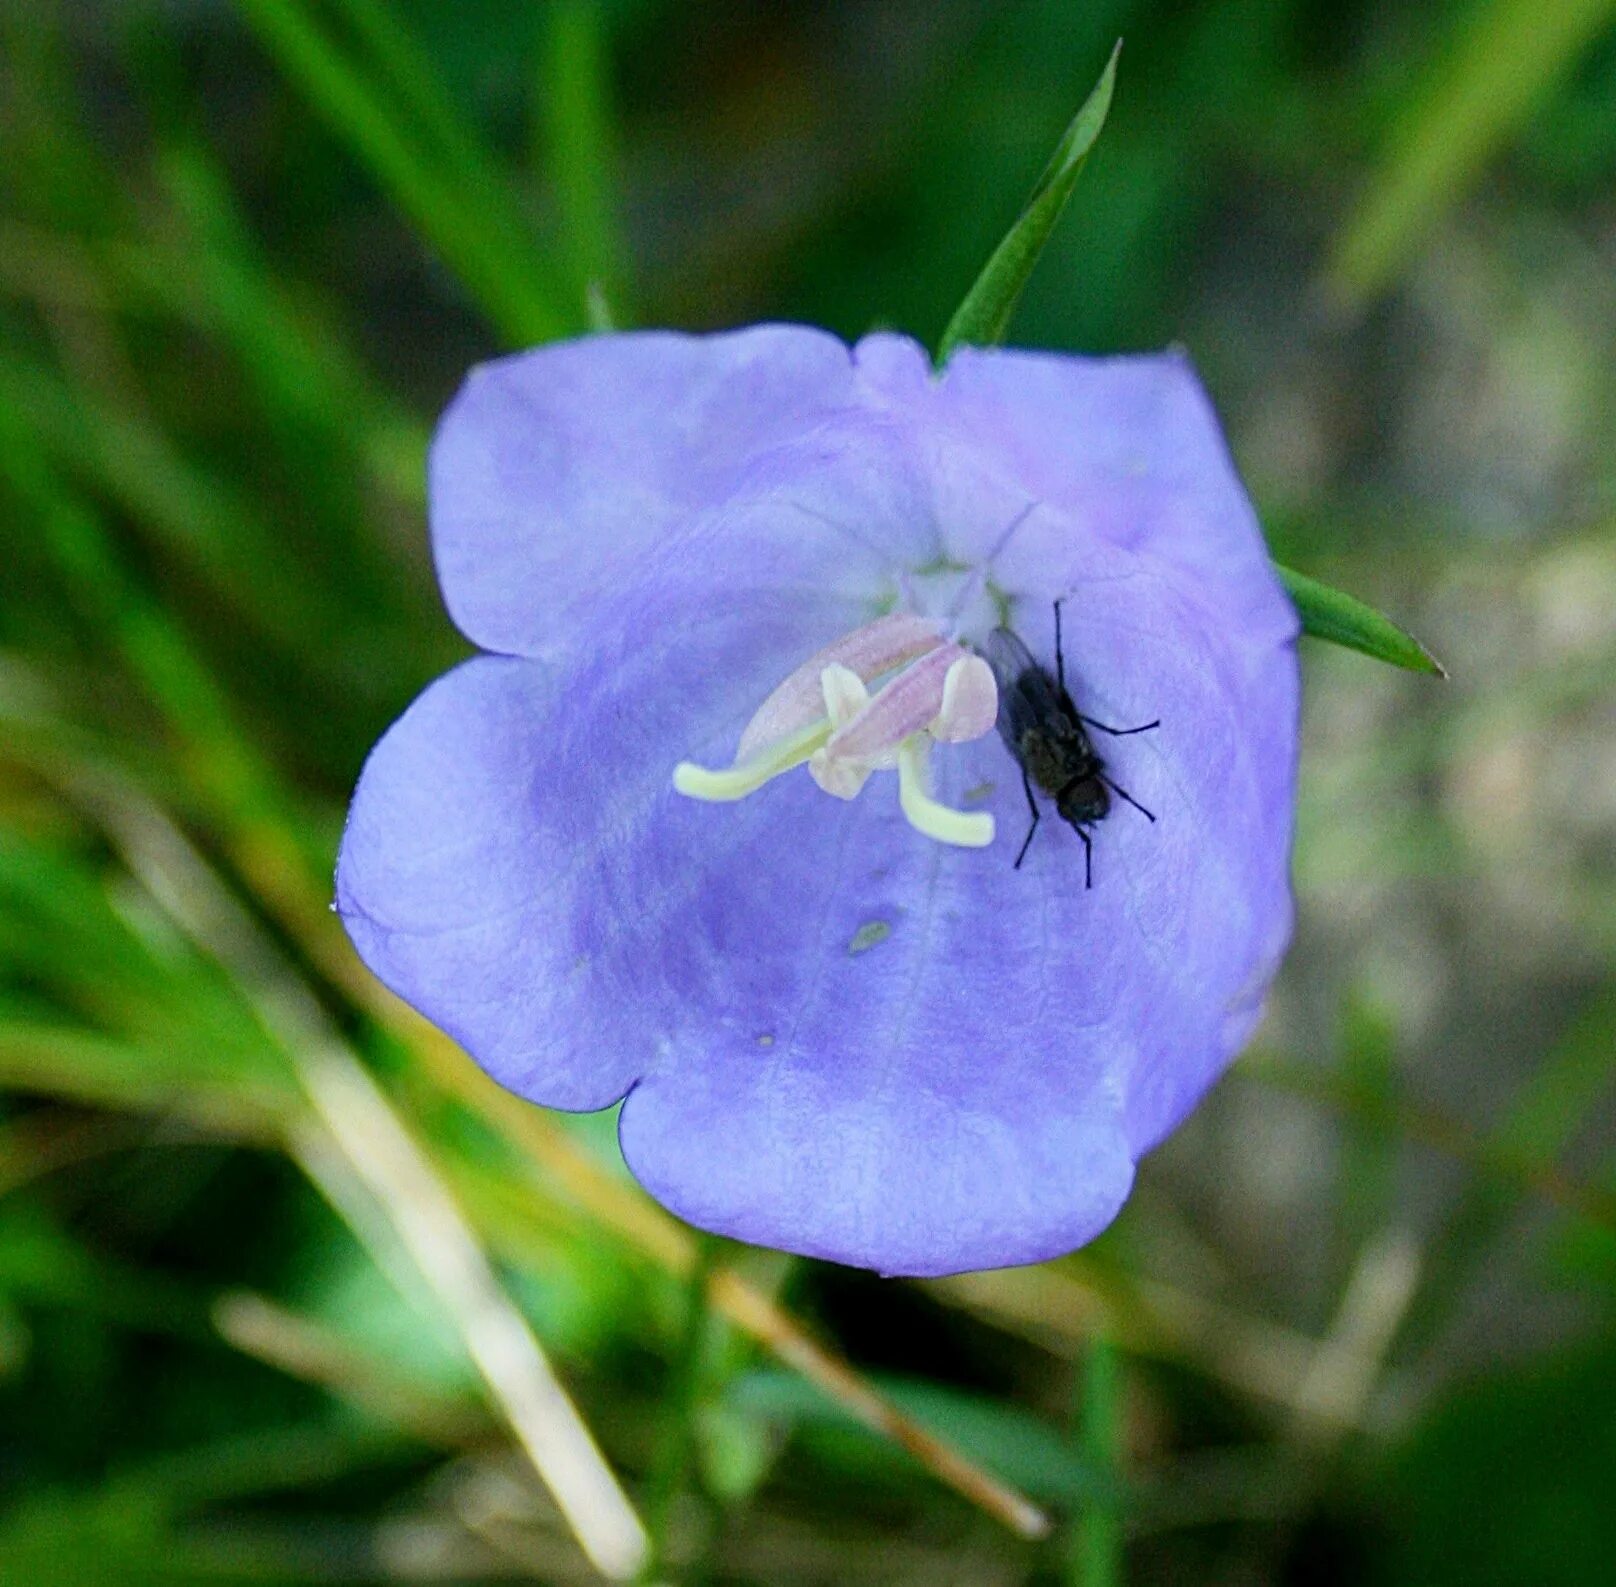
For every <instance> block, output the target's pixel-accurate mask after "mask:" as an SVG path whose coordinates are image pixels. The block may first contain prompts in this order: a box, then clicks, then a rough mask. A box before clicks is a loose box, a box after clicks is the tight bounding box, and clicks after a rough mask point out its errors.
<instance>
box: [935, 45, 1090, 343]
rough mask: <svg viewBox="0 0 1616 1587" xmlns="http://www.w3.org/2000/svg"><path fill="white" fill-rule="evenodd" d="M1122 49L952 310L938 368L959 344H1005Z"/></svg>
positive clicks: (1084, 156) (1080, 165)
mask: <svg viewBox="0 0 1616 1587" xmlns="http://www.w3.org/2000/svg"><path fill="white" fill-rule="evenodd" d="M1121 49H1122V40H1121V39H1118V40H1117V43H1116V47H1115V48H1114V49H1113V50H1112V51H1111V59H1110V60H1109V61H1107V62H1106V63H1105V70H1104V71H1103V72H1101V73H1100V80H1099V82H1097V83H1096V84H1095V85H1094V90H1093V92H1092V93H1090V95H1089V97H1088V98H1087V99H1085V100H1084V101H1083V108H1082V109H1081V110H1079V111H1078V113H1077V114H1076V115H1075V116H1074V117H1073V118H1072V123H1071V125H1070V126H1069V127H1067V129H1066V132H1065V134H1064V135H1063V136H1062V138H1061V141H1060V142H1059V143H1058V144H1057V145H1056V147H1055V153H1054V154H1053V156H1051V158H1050V161H1049V164H1048V165H1046V166H1045V167H1044V174H1043V175H1042V176H1040V177H1039V178H1038V182H1037V184H1036V186H1034V188H1033V190H1032V195H1031V196H1030V197H1029V198H1028V200H1027V202H1026V204H1025V205H1024V206H1023V207H1022V211H1021V214H1020V215H1019V216H1018V217H1017V218H1016V222H1015V224H1014V225H1013V226H1012V227H1011V228H1010V230H1009V231H1008V232H1006V233H1005V235H1004V239H1003V241H1001V242H1000V244H999V246H998V247H997V248H995V249H994V250H993V252H992V254H991V255H989V257H988V262H987V263H986V264H985V265H983V266H982V273H981V274H980V275H979V276H978V277H977V278H976V280H975V282H974V283H973V284H972V286H971V290H970V291H969V292H967V293H966V294H965V300H964V302H962V303H961V304H960V306H959V307H958V308H957V309H956V310H955V311H954V317H953V319H951V320H950V321H949V322H948V329H947V330H945V331H944V332H943V339H942V341H941V342H939V343H938V345H937V357H936V365H937V367H938V368H939V369H941V368H942V367H943V365H944V364H946V363H947V362H948V360H949V358H950V357H951V356H952V355H953V352H954V349H955V348H956V347H959V346H960V345H961V344H962V343H967V342H968V343H971V344H972V345H974V346H978V347H991V346H993V345H994V344H995V343H998V342H1002V341H1003V340H1004V333H1005V331H1006V329H1008V327H1009V324H1010V316H1011V315H1012V314H1013V313H1014V312H1015V307H1016V303H1017V302H1018V300H1019V299H1020V297H1021V290H1022V288H1023V287H1025V286H1026V284H1027V278H1028V276H1030V275H1031V274H1032V270H1033V266H1034V265H1036V264H1037V263H1038V256H1039V255H1040V254H1041V253H1042V252H1043V251H1044V244H1045V243H1047V242H1048V241H1049V238H1050V234H1051V233H1052V232H1053V231H1054V229H1055V222H1056V221H1058V220H1059V219H1060V216H1061V211H1062V210H1063V209H1065V208H1066V201H1067V199H1069V198H1070V197H1071V196H1072V189H1073V188H1074V187H1076V186H1077V178H1078V176H1079V174H1080V173H1081V172H1082V170H1083V163H1084V161H1086V160H1087V159H1088V157H1089V150H1090V149H1092V148H1093V147H1094V143H1095V140H1096V139H1097V138H1098V137H1099V136H1100V129H1101V128H1102V127H1103V126H1104V125H1105V117H1106V112H1107V111H1109V110H1110V108H1111V89H1112V86H1113V85H1114V84H1115V82H1116V76H1117V56H1118V54H1119V53H1120V51H1121Z"/></svg>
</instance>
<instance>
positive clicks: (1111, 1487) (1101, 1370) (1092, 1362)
mask: <svg viewBox="0 0 1616 1587" xmlns="http://www.w3.org/2000/svg"><path fill="white" fill-rule="evenodd" d="M1118 1376H1119V1374H1118V1363H1117V1351H1116V1346H1115V1345H1113V1344H1112V1343H1111V1340H1110V1339H1109V1338H1108V1337H1107V1336H1106V1335H1105V1334H1103V1333H1096V1334H1095V1335H1094V1337H1093V1339H1092V1340H1091V1342H1090V1344H1089V1351H1088V1358H1087V1360H1086V1361H1085V1363H1084V1368H1083V1404H1082V1413H1081V1414H1082V1425H1081V1430H1080V1433H1079V1439H1080V1442H1081V1444H1082V1449H1083V1455H1084V1457H1085V1459H1086V1460H1087V1461H1088V1462H1089V1464H1090V1466H1091V1467H1092V1469H1093V1470H1094V1472H1095V1474H1096V1476H1097V1477H1099V1478H1100V1479H1101V1487H1100V1489H1099V1491H1097V1492H1096V1494H1095V1495H1094V1497H1093V1498H1092V1499H1091V1500H1090V1501H1089V1503H1088V1505H1087V1506H1086V1507H1085V1509H1084V1510H1083V1513H1082V1514H1081V1515H1080V1516H1079V1517H1078V1520H1077V1528H1076V1533H1075V1536H1074V1538H1073V1546H1072V1551H1071V1554H1070V1556H1069V1563H1068V1575H1067V1579H1068V1581H1070V1582H1071V1584H1072V1587H1118V1584H1119V1583H1120V1582H1121V1581H1122V1516H1121V1513H1120V1510H1121V1507H1120V1504H1119V1502H1118V1492H1119V1482H1120V1476H1121V1472H1120V1466H1121V1444H1122V1438H1121V1425H1120V1423H1121V1406H1120V1403H1119V1402H1120V1398H1121V1396H1120V1394H1119V1392H1118Z"/></svg>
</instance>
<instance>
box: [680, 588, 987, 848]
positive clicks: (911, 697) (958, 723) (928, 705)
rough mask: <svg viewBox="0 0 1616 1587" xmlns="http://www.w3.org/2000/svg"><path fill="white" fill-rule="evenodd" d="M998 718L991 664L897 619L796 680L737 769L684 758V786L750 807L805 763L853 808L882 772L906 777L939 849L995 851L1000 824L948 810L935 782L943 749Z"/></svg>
mask: <svg viewBox="0 0 1616 1587" xmlns="http://www.w3.org/2000/svg"><path fill="white" fill-rule="evenodd" d="M872 684H875V685H877V687H876V688H875V690H874V692H873V693H872V692H871V688H870V685H872ZM998 711H999V694H998V688H997V686H996V685H995V683H994V681H993V671H992V669H991V668H990V667H989V666H988V664H987V663H986V662H985V661H984V660H983V659H982V658H981V657H980V656H977V655H974V654H973V653H972V652H971V651H969V650H966V649H965V648H964V647H963V646H961V645H957V644H954V643H953V642H952V641H950V640H948V639H945V638H944V636H943V633H942V630H941V629H940V628H939V627H938V625H937V624H936V623H934V622H932V621H931V620H930V619H929V618H924V617H916V616H914V615H913V614H911V613H908V612H893V613H891V614H889V615H888V616H886V617H881V618H877V619H876V621H875V622H873V623H867V624H865V626H864V627H862V628H856V629H854V630H853V632H852V633H850V634H845V635H843V636H842V638H840V639H838V640H837V641H836V642H835V643H834V644H832V645H827V646H826V647H825V649H823V650H821V651H819V652H818V653H817V654H815V655H812V656H810V657H809V658H808V659H807V660H806V661H805V662H803V664H802V665H801V666H800V667H798V668H797V669H796V670H795V671H794V672H793V673H792V674H791V675H790V676H789V677H788V678H786V679H785V681H784V682H782V683H781V684H780V686H779V687H778V688H777V689H775V691H774V692H773V693H772V694H771V695H770V696H769V697H768V699H766V700H765V701H764V702H763V704H762V705H761V706H759V707H758V710H757V712H756V714H755V715H754V716H753V717H752V720H751V721H750V722H748V723H747V725H746V730H745V731H744V732H743V733H742V734H741V741H740V744H739V746H738V747H737V749H736V752H735V761H734V764H733V765H730V766H727V767H724V768H723V769H722V770H718V771H713V770H710V769H708V768H707V767H704V766H697V765H695V764H694V763H693V762H691V761H681V762H680V763H679V765H678V766H676V767H675V768H674V773H673V786H674V788H675V789H676V790H677V791H678V792H680V793H682V794H684V795H686V796H687V797H689V798H691V799H707V800H731V799H744V798H745V797H746V795H747V794H749V793H754V792H756V790H757V789H759V788H761V787H762V786H763V785H764V783H766V782H769V781H771V780H772V779H773V778H775V777H778V776H780V775H781V774H782V773H783V772H788V771H790V770H792V769H793V768H794V767H797V766H801V765H803V764H804V763H806V764H807V766H808V772H809V775H810V776H811V777H812V778H813V779H814V781H815V782H816V783H817V784H818V785H819V786H820V787H821V788H822V789H824V791H825V792H826V793H828V794H831V795H833V796H834V797H835V798H838V799H853V798H855V797H857V795H858V794H859V792H860V791H861V790H862V789H863V787H864V785H865V783H866V782H868V781H869V779H870V777H871V775H872V774H873V773H874V772H877V771H896V772H897V774H898V802H899V806H900V808H901V809H902V811H903V813H904V816H905V817H906V818H907V820H908V821H909V824H910V825H911V826H913V827H914V828H915V829H916V830H917V831H918V832H922V833H924V834H925V835H926V836H927V837H929V838H933V839H935V840H936V841H937V842H939V843H949V844H954V845H956V846H958V847H961V848H985V847H986V846H987V845H988V844H990V843H991V842H992V841H993V817H992V816H991V815H988V814H986V813H985V812H966V811H962V810H954V809H951V808H950V807H949V806H947V805H944V804H939V803H938V802H937V801H936V800H935V799H933V798H932V797H931V788H930V778H929V775H928V773H929V769H930V756H931V749H932V745H933V744H935V743H939V742H940V743H947V744H962V743H965V742H966V741H968V740H970V739H973V738H980V737H981V736H982V735H983V734H984V733H986V732H988V731H989V730H990V729H991V728H992V726H993V724H994V722H995V720H996V719H997V717H998Z"/></svg>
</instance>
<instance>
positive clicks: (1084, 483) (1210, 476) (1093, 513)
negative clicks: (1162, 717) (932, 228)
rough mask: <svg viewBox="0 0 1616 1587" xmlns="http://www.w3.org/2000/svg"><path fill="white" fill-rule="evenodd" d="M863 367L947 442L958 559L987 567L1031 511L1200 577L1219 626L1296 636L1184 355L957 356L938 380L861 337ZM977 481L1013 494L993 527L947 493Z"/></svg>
mask: <svg viewBox="0 0 1616 1587" xmlns="http://www.w3.org/2000/svg"><path fill="white" fill-rule="evenodd" d="M854 356H855V359H856V361H857V364H858V367H859V372H860V376H861V378H862V379H863V381H864V382H865V384H866V385H867V386H868V387H869V388H870V389H871V391H872V392H873V393H879V394H880V396H881V397H882V398H884V400H886V401H887V402H889V403H890V404H891V405H892V407H893V409H894V411H896V412H901V413H904V414H906V415H909V416H911V421H910V422H912V423H915V424H916V425H917V427H919V428H921V429H923V430H929V431H930V433H932V434H933V435H934V437H937V438H939V439H938V441H937V443H936V445H937V458H938V463H939V471H940V473H941V474H942V475H943V476H944V477H945V481H946V482H945V484H944V486H943V489H942V492H941V505H940V507H939V513H940V515H941V516H942V517H943V518H944V519H945V520H947V521H949V522H951V523H954V524H958V525H966V526H969V528H968V529H967V531H966V532H965V533H963V534H961V535H959V536H958V537H957V538H956V539H955V540H953V541H952V542H951V544H950V547H949V553H950V555H951V556H953V557H955V558H956V559H957V560H959V561H962V562H975V561H977V560H978V559H980V558H982V557H984V556H985V555H986V554H987V553H988V551H989V550H990V549H991V546H992V544H993V537H994V536H996V535H997V533H998V532H999V531H1000V529H1001V528H1002V527H1003V525H1004V524H1006V523H1008V522H1009V521H1010V518H1011V517H1013V515H1014V512H1015V510H1016V508H1017V507H1018V506H1025V505H1026V504H1027V503H1029V502H1037V503H1042V504H1044V505H1045V506H1048V507H1054V508H1058V509H1060V510H1061V511H1063V512H1064V513H1065V515H1066V516H1067V518H1068V519H1070V520H1071V521H1074V522H1075V523H1076V524H1077V525H1078V526H1079V528H1080V530H1081V537H1082V539H1085V540H1086V539H1092V538H1093V537H1095V536H1099V537H1102V538H1104V539H1105V540H1108V541H1110V542H1111V543H1112V544H1114V545H1117V546H1121V547H1124V548H1129V549H1137V550H1141V551H1144V552H1147V553H1148V554H1151V555H1154V556H1157V557H1160V558H1162V559H1163V560H1166V561H1169V562H1171V563H1173V564H1174V565H1176V566H1178V567H1180V568H1183V569H1185V570H1187V571H1190V572H1192V573H1193V574H1194V575H1195V576H1196V578H1197V579H1199V580H1201V581H1203V582H1204V583H1205V584H1206V585H1207V586H1208V587H1209V588H1212V589H1215V590H1217V591H1218V600H1217V604H1218V606H1219V609H1220V610H1221V611H1222V613H1223V617H1224V621H1226V622H1229V623H1239V624H1240V625H1242V626H1243V627H1245V628H1246V629H1248V630H1261V631H1263V632H1268V633H1277V632H1283V631H1285V630H1286V629H1287V628H1288V626H1289V625H1291V624H1293V622H1294V614H1293V612H1292V610H1291V607H1290V603H1289V601H1288V600H1286V599H1285V597H1284V594H1283V592H1282V591H1281V590H1280V589H1279V587H1278V584H1277V581H1276V580H1275V579H1274V577H1273V575H1272V572H1271V570H1270V568H1269V559H1268V551H1267V547H1266V545H1265V544H1264V541H1263V537H1262V531H1261V528H1260V527H1259V525H1258V522H1257V517H1256V514H1255V512H1254V511H1253V510H1252V506H1251V501H1250V498H1249V497H1248V496H1247V495H1246V492H1245V488H1244V487H1243V486H1242V484H1241V483H1240V479H1239V476H1238V475H1237V474H1236V472H1235V468H1234V464H1233V461H1232V460H1231V458H1230V456H1229V450H1228V445H1227V443H1226V442H1225V440H1224V438H1223V431H1222V428H1221V427H1220V426H1219V424H1218V420H1217V415H1216V413H1215V412H1214V411H1213V408H1212V404H1211V403H1210V401H1209V400H1208V398H1207V395H1206V391H1205V389H1204V388H1203V387H1202V385H1201V382H1200V380H1199V378H1198V377H1197V376H1196V373H1195V369H1194V366H1193V365H1192V364H1191V362H1190V360H1189V358H1188V357H1187V356H1186V355H1185V354H1184V353H1182V352H1177V351H1172V352H1165V353H1151V354H1130V355H1127V356H1123V357H1114V358H1078V357H1073V356H1071V355H1069V354H1062V353H1044V352H1028V351H1025V350H1022V349H1017V348H996V347H995V348H983V347H964V348H961V349H959V350H958V351H957V352H956V353H955V354H954V356H953V358H952V359H951V360H950V361H949V364H948V367H947V369H946V370H945V371H944V372H943V374H942V376H941V377H940V378H933V377H931V376H929V375H928V374H927V373H926V372H925V369H924V367H923V366H922V365H919V364H917V361H916V359H915V356H914V344H913V343H911V342H909V341H908V340H907V338H903V337H891V336H871V337H867V338H865V340H864V341H862V342H860V343H859V345H858V347H857V348H856V349H855V354H854ZM943 436H947V437H948V438H949V439H948V441H947V442H946V444H945V443H943V442H942V441H941V437H943ZM972 460H974V461H972ZM973 468H974V469H979V470H985V471H987V472H989V473H991V474H992V475H993V476H994V477H995V478H996V479H998V480H999V482H1000V483H1001V485H1003V486H1008V487H1013V488H1014V492H1015V494H1013V495H1007V496H1006V497H1005V504H1004V505H1003V506H1001V507H1000V508H999V509H997V510H996V511H994V512H989V513H983V512H980V511H972V510H968V509H967V510H960V508H959V504H958V501H957V499H956V495H955V491H954V490H952V489H950V488H949V486H950V484H951V483H952V484H957V485H959V486H960V487H961V488H964V489H966V490H967V491H969V484H968V483H967V482H968V478H969V472H970V470H972V469H973ZM960 470H964V471H965V474H964V477H963V478H956V473H957V471H960Z"/></svg>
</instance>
